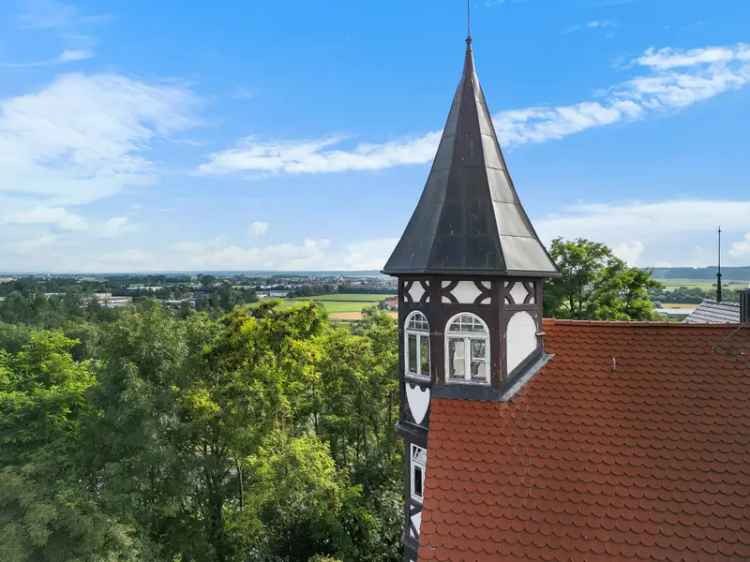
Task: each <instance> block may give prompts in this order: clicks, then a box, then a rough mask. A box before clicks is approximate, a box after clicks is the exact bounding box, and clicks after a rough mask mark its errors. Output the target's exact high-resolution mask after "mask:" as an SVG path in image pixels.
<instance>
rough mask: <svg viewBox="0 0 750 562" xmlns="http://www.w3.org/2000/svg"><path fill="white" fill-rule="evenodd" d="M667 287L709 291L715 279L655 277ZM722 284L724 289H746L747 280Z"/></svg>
mask: <svg viewBox="0 0 750 562" xmlns="http://www.w3.org/2000/svg"><path fill="white" fill-rule="evenodd" d="M656 280H657V281H658V282H659V283H662V284H663V285H664V286H665V287H666V288H667V289H679V288H680V287H687V288H688V289H703V290H704V291H711V290H713V289H714V288H715V287H716V281H715V280H708V279H656ZM722 286H723V287H724V288H726V289H746V288H747V286H748V281H722Z"/></svg>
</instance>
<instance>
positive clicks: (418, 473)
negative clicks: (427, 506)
mask: <svg viewBox="0 0 750 562" xmlns="http://www.w3.org/2000/svg"><path fill="white" fill-rule="evenodd" d="M426 470H427V450H425V449H424V448H422V447H419V446H418V445H412V446H411V497H412V499H413V500H416V501H418V502H420V503H421V502H422V501H423V499H424V479H425V473H426Z"/></svg>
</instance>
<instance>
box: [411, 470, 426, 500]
mask: <svg viewBox="0 0 750 562" xmlns="http://www.w3.org/2000/svg"><path fill="white" fill-rule="evenodd" d="M423 476H424V475H423V474H422V467H421V466H416V465H415V466H414V476H413V478H414V482H413V484H414V496H416V497H417V498H419V499H421V498H422V496H423V495H424V494H423V491H424V477H423Z"/></svg>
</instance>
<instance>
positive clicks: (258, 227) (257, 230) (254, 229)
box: [248, 221, 270, 238]
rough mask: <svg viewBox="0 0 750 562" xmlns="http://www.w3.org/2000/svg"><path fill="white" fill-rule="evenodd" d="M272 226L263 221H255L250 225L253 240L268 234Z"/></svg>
mask: <svg viewBox="0 0 750 562" xmlns="http://www.w3.org/2000/svg"><path fill="white" fill-rule="evenodd" d="M269 226H270V225H269V224H268V223H267V222H263V221H254V222H251V223H250V227H249V229H248V230H249V231H250V236H252V237H253V238H260V237H262V236H265V235H266V234H267V233H268V227H269Z"/></svg>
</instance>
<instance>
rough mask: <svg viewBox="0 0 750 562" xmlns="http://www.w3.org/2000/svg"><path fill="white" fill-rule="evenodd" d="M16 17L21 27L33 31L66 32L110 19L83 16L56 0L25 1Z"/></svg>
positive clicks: (106, 16)
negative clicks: (22, 9)
mask: <svg viewBox="0 0 750 562" xmlns="http://www.w3.org/2000/svg"><path fill="white" fill-rule="evenodd" d="M23 4H24V11H23V12H22V13H21V14H20V16H19V17H18V21H19V23H20V24H21V27H23V28H25V29H35V30H58V31H59V30H67V29H71V28H75V27H80V26H85V25H92V24H99V23H103V22H106V21H109V20H110V19H111V16H109V15H107V14H99V15H84V14H81V13H80V12H79V11H78V9H76V7H75V6H73V5H72V4H69V3H67V2H60V1H58V0H25V2H23Z"/></svg>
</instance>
